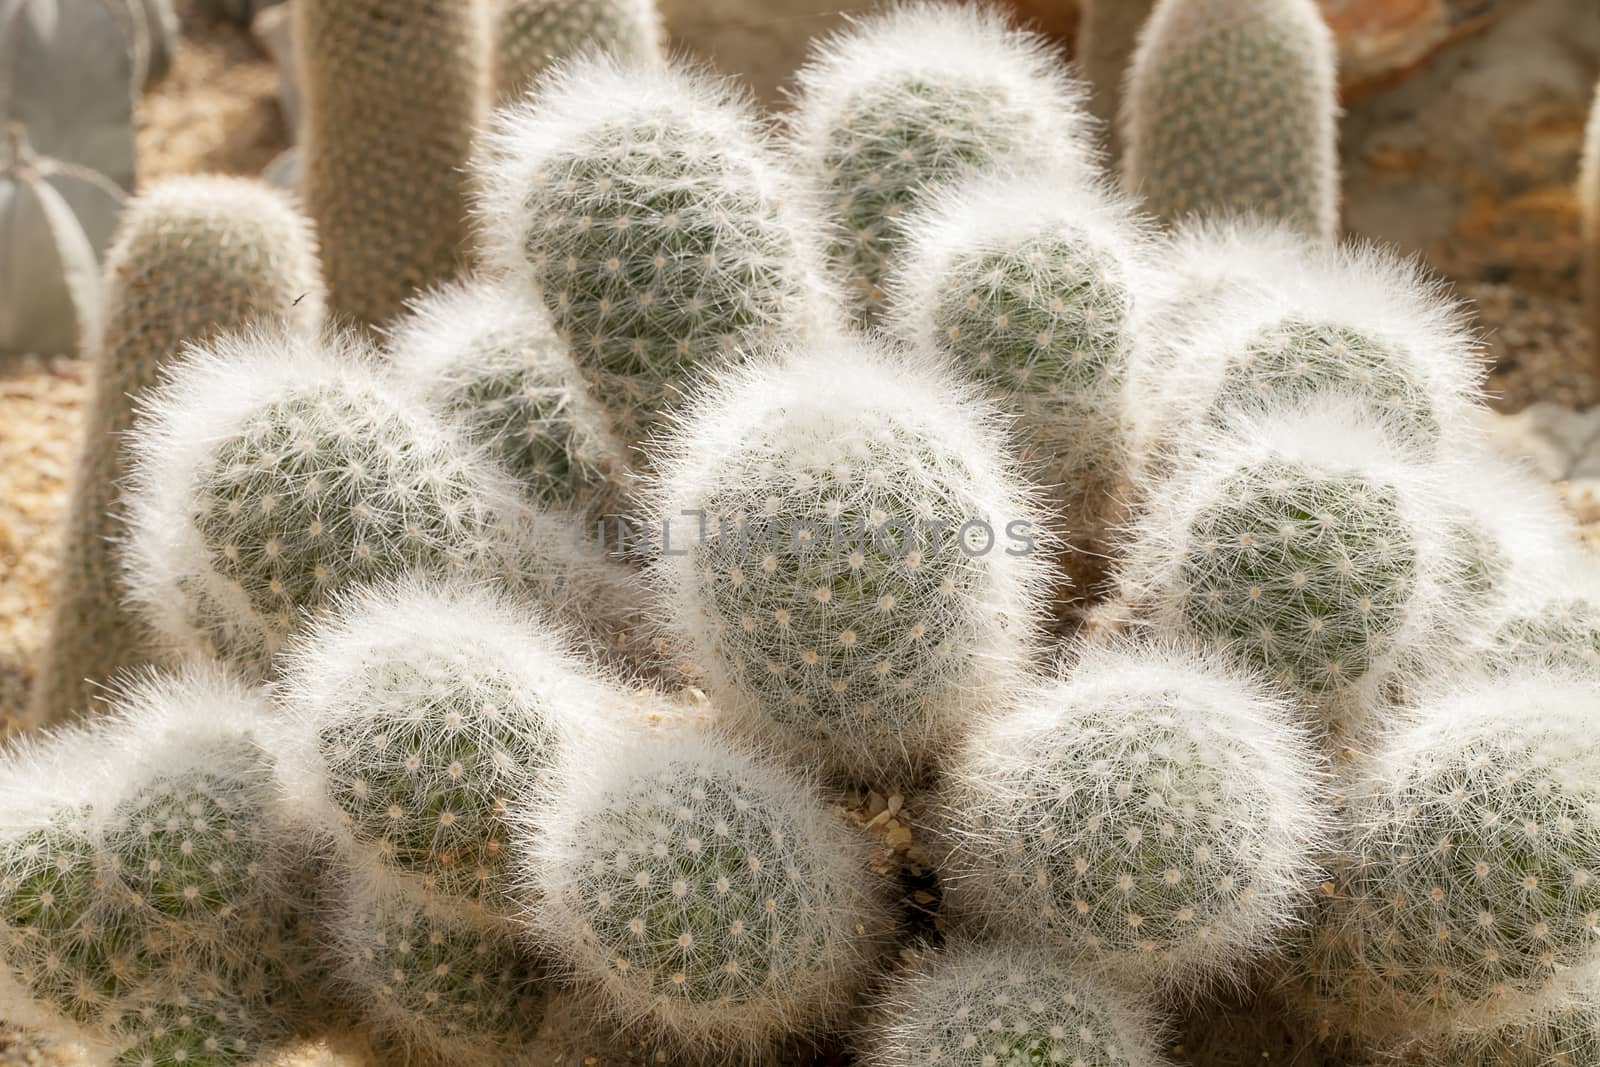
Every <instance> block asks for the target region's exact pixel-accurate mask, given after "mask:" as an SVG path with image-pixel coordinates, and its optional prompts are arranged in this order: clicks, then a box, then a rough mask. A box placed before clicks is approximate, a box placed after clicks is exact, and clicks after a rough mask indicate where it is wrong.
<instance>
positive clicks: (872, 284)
mask: <svg viewBox="0 0 1600 1067" xmlns="http://www.w3.org/2000/svg"><path fill="white" fill-rule="evenodd" d="M1065 71H1066V68H1065V66H1064V65H1063V64H1062V62H1061V60H1060V57H1059V56H1057V55H1056V53H1055V52H1054V50H1053V49H1052V48H1051V47H1050V46H1049V45H1047V44H1046V43H1045V42H1044V39H1043V38H1041V37H1038V36H1037V35H1034V34H1031V33H1023V32H1021V31H1018V30H1014V29H1012V28H1011V27H1009V26H1008V25H1007V24H1006V22H1005V19H1004V18H1003V16H1001V15H1000V14H999V12H998V11H996V10H991V9H989V8H985V7H981V6H978V5H975V4H961V5H956V4H936V3H904V4H898V5H895V6H893V7H891V8H890V9H889V10H887V11H885V12H879V13H874V14H872V15H870V16H867V17H864V18H861V19H859V20H858V21H856V22H854V23H853V24H852V25H850V26H849V27H847V28H846V29H845V30H843V31H841V32H839V33H837V34H835V35H834V36H832V37H830V38H828V39H826V40H825V41H823V42H822V43H821V44H820V45H818V46H817V48H816V51H815V53H814V54H813V56H812V58H811V59H810V61H809V62H808V63H807V64H806V66H805V67H803V68H802V69H801V71H800V73H799V75H798V94H797V99H796V106H795V111H794V114H793V116H792V118H791V126H792V130H793V133H792V140H793V143H794V152H795V155H796V157H797V160H798V164H799V166H800V167H801V168H802V171H803V173H804V174H805V175H806V177H807V179H808V180H809V181H810V182H811V184H812V185H813V186H814V187H815V189H816V190H817V192H818V194H819V196H820V197H822V198H823V199H824V200H825V201H826V203H827V205H828V206H829V207H830V208H831V213H832V221H833V223H834V230H835V232H834V234H833V237H832V241H831V246H832V247H831V248H830V250H829V257H830V259H831V261H832V265H833V270H834V272H835V274H836V275H837V276H838V277H840V278H841V279H842V280H845V281H847V282H848V285H849V288H850V296H851V300H852V304H853V307H854V310H855V312H856V314H857V315H858V316H860V317H863V318H866V319H871V318H872V317H874V316H876V315H878V314H879V313H881V311H882V310H883V303H884V290H883V284H884V280H885V278H886V276H887V275H888V274H889V273H890V272H891V271H892V270H893V269H894V268H895V267H896V266H897V264H898V262H899V260H900V257H901V254H902V251H903V244H904V240H905V237H904V234H903V232H902V230H901V228H900V220H901V218H902V216H903V215H905V214H906V213H907V212H909V211H910V210H911V209H912V208H914V207H916V206H917V205H918V204H919V203H920V202H921V201H922V199H923V197H924V196H925V195H926V193H927V192H928V191H929V190H931V189H934V188H938V187H939V186H941V185H945V184H948V183H951V182H962V181H966V180H969V179H972V178H974V177H976V176H978V175H981V174H984V173H989V172H1005V171H1026V170H1037V169H1059V170H1064V171H1069V172H1077V173H1080V174H1082V173H1086V172H1088V171H1089V170H1091V169H1092V168H1093V166H1094V158H1095V152H1094V149H1093V147H1092V146H1091V141H1092V135H1091V129H1090V128H1091V126H1092V122H1093V120H1091V119H1089V118H1088V116H1087V112H1086V111H1085V110H1084V107H1085V96H1086V93H1085V91H1084V89H1083V87H1082V86H1080V85H1079V84H1077V83H1076V82H1074V81H1072V80H1071V79H1069V78H1068V77H1067V75H1066V72H1065ZM1047 202H1048V201H1047ZM1038 206H1039V205H1030V207H1031V208H1036V207H1038Z"/></svg>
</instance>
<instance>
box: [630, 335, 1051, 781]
mask: <svg viewBox="0 0 1600 1067" xmlns="http://www.w3.org/2000/svg"><path fill="white" fill-rule="evenodd" d="M990 414H991V412H990V410H989V409H988V408H987V407H985V406H983V405H982V404H981V403H980V402H978V401H977V400H976V399H975V398H974V396H973V394H972V391H971V390H970V389H969V388H967V387H964V386H963V385H962V384H960V383H959V382H957V381H954V380H952V379H950V378H948V377H946V376H944V375H943V374H940V373H936V372H934V371H932V370H930V369H929V368H928V367H927V366H925V365H924V364H922V363H920V362H919V361H918V360H916V359H913V358H911V357H905V358H900V357H895V356H892V355H890V354H888V353H885V352H882V351H880V350H877V349H874V348H871V347H869V346H867V345H865V344H861V343H857V342H848V341H839V342H835V343H833V345H832V346H831V347H830V346H818V347H813V348H808V349H796V350H794V351H792V352H789V353H787V354H786V355H785V356H784V357H783V358H779V359H776V360H773V361H770V362H762V363H760V364H755V365H751V366H749V367H748V368H746V369H743V370H741V371H740V372H738V373H736V374H730V375H728V376H726V378H725V379H724V381H722V382H721V383H720V384H719V385H718V387H717V388H714V389H709V390H707V391H706V392H705V393H704V395H703V396H701V397H700V398H699V399H698V402H697V404H696V405H695V407H694V409H693V410H692V411H691V412H690V413H689V415H688V416H687V417H686V418H685V420H684V421H683V423H682V426H681V428H680V430H679V432H678V433H677V435H676V436H675V437H673V438H672V439H671V440H670V441H669V442H668V445H669V448H668V449H667V450H664V452H663V455H662V457H661V458H659V459H658V463H659V464H661V465H662V474H661V477H660V483H659V485H658V486H657V488H656V495H655V498H654V507H653V512H654V519H653V525H654V526H655V527H656V528H658V529H665V530H666V531H667V532H668V534H669V536H670V540H671V541H672V543H673V547H671V549H670V551H669V550H668V549H667V548H666V547H663V550H662V551H661V552H660V554H659V558H658V559H657V561H656V562H655V565H654V566H655V569H654V571H653V573H652V574H651V575H650V576H651V577H652V579H653V580H654V581H655V583H656V586H657V588H658V589H659V590H660V596H661V599H662V602H663V604H664V606H665V607H666V608H667V610H668V611H669V612H670V614H671V617H672V620H673V623H674V627H675V631H676V632H677V633H678V634H680V635H681V636H682V637H683V638H684V640H685V642H686V644H687V645H688V647H689V650H690V653H691V655H692V656H693V657H694V658H695V659H696V661H697V662H698V663H699V665H700V666H701V668H702V669H704V670H705V672H706V685H707V688H708V692H710V694H711V696H712V698H713V699H714V700H715V701H717V702H718V703H719V706H720V707H721V708H722V710H723V711H724V712H725V713H728V714H731V715H732V716H734V717H735V718H738V719H740V720H742V721H743V722H745V723H747V724H750V725H752V726H756V727H758V728H761V729H767V730H772V731H775V732H776V734H777V735H778V737H779V738H781V744H782V745H783V746H784V747H786V748H788V749H790V750H792V751H795V752H796V754H797V755H799V754H801V753H803V754H804V756H803V759H804V761H805V762H806V763H807V764H808V765H818V764H821V765H824V766H827V767H829V768H831V769H834V770H836V771H838V772H841V773H842V774H844V775H845V776H848V777H851V778H853V779H855V780H858V781H859V780H870V781H873V782H874V783H880V782H881V781H883V780H893V781H895V782H899V783H907V784H909V783H910V782H913V781H914V780H916V779H917V778H919V777H920V776H921V775H923V774H924V773H926V772H928V771H930V770H931V769H933V767H934V766H935V765H936V764H937V763H938V761H939V760H940V759H941V758H942V757H943V756H944V755H945V754H946V752H947V750H948V748H949V746H950V745H951V744H952V743H953V742H954V741H956V740H957V739H959V737H960V736H961V734H962V733H963V732H964V730H965V729H966V727H967V725H968V723H969V722H970V721H971V720H972V719H973V717H974V716H975V715H977V714H978V713H980V712H981V711H982V710H983V709H985V708H987V707H992V706H995V705H997V704H999V703H1000V702H1001V701H1003V700H1004V699H1005V697H1006V696H1007V695H1008V694H1009V692H1010V691H1011V689H1012V688H1014V687H1015V685H1016V684H1017V681H1018V676H1019V675H1020V674H1021V672H1023V671H1025V670H1026V664H1027V662H1028V659H1029V657H1030V655H1031V653H1032V650H1033V648H1034V647H1035V644H1036V640H1037V638H1036V632H1035V631H1036V623H1037V615H1038V612H1039V610H1040V599H1041V596H1042V592H1043V587H1044V586H1045V584H1046V583H1047V582H1048V581H1049V579H1050V574H1049V568H1048V564H1047V562H1046V558H1045V556H1046V552H1045V546H1046V543H1047V541H1046V538H1045V534H1044V530H1043V527H1042V524H1041V522H1040V518H1039V512H1038V510H1037V508H1036V507H1035V506H1034V504H1033V501H1032V499H1031V498H1030V495H1029V490H1028V489H1027V487H1026V486H1025V484H1024V483H1023V482H1022V481H1021V479H1020V478H1019V477H1018V476H1017V474H1016V473H1015V471H1014V470H1013V469H1012V467H1011V465H1010V464H1009V463H1008V461H1007V460H1006V458H1005V454H1004V449H1003V445H1002V443H1001V441H1000V438H999V435H998V434H997V433H996V432H995V427H994V425H993V424H992V423H991V421H990V418H989V416H990Z"/></svg>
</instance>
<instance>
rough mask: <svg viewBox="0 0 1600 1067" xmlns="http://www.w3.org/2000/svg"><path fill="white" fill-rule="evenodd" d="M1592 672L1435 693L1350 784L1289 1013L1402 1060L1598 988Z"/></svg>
mask: <svg viewBox="0 0 1600 1067" xmlns="http://www.w3.org/2000/svg"><path fill="white" fill-rule="evenodd" d="M1597 702H1600V684H1597V682H1596V679H1595V676H1594V674H1593V673H1592V672H1590V671H1569V670H1561V669H1549V668H1544V667H1537V666H1533V667H1526V668H1523V669H1520V670H1517V671H1512V672H1509V673H1503V674H1500V675H1498V676H1474V675H1472V674H1470V673H1469V674H1465V675H1462V676H1458V677H1454V678H1450V679H1446V680H1441V681H1440V682H1439V683H1438V684H1436V685H1432V686H1428V687H1425V688H1423V689H1422V691H1421V692H1420V693H1419V694H1418V695H1417V698H1416V706H1415V711H1414V714H1412V715H1411V716H1409V717H1408V719H1406V720H1404V721H1399V722H1397V723H1395V724H1393V725H1392V726H1391V727H1390V728H1389V729H1387V730H1386V731H1384V733H1383V735H1382V736H1381V737H1380V738H1379V739H1378V743H1377V744H1376V745H1375V746H1374V747H1373V749H1372V753H1371V755H1370V756H1369V757H1367V758H1366V759H1365V760H1364V761H1363V762H1362V763H1360V764H1358V765H1357V766H1356V768H1355V772H1354V775H1353V781H1352V782H1351V783H1350V784H1349V787H1348V788H1347V790H1346V794H1347V795H1348V797H1349V804H1348V811H1347V814H1346V815H1345V817H1344V822H1345V824H1346V827H1347V829H1346V831H1345V833H1346V837H1345V840H1344V841H1343V842H1342V847H1341V850H1340V855H1339V858H1338V860H1337V862H1336V864H1335V877H1334V878H1333V880H1332V881H1330V882H1329V883H1328V886H1327V887H1326V889H1325V891H1324V894H1323V915H1322V919H1321V922H1320V923H1319V926H1318V929H1317V937H1316V938H1315V940H1314V943H1313V944H1312V946H1311V947H1310V949H1309V951H1308V953H1307V955H1306V957H1305V959H1304V960H1302V961H1301V963H1300V965H1299V966H1298V968H1297V969H1296V975H1295V978H1296V982H1295V987H1296V988H1297V989H1298V990H1299V991H1300V992H1301V994H1302V998H1303V999H1302V1000H1301V1003H1300V1006H1301V1007H1302V1008H1303V1009H1304V1010H1307V1011H1308V1012H1310V1013H1311V1014H1313V1015H1314V1016H1316V1017H1317V1018H1318V1019H1319V1021H1320V1022H1321V1023H1322V1024H1323V1025H1324V1026H1327V1027H1331V1028H1332V1029H1333V1030H1334V1031H1336V1032H1341V1033H1345V1034H1350V1035H1353V1036H1356V1037H1359V1038H1361V1039H1364V1040H1367V1041H1371V1042H1375V1043H1380V1044H1388V1045H1391V1046H1396V1045H1404V1044H1406V1043H1410V1042H1416V1041H1424V1040H1428V1039H1438V1038H1441V1037H1447V1036H1451V1035H1473V1034H1477V1035H1485V1034H1488V1033H1489V1032H1491V1031H1493V1030H1495V1029H1498V1028H1500V1027H1504V1026H1514V1025H1519V1024H1523V1023H1526V1022H1529V1021H1533V1020H1537V1019H1538V1018H1539V1017H1541V1016H1544V1015H1546V1014H1548V1013H1549V1012H1550V1011H1551V1009H1554V1008H1556V1007H1558V1006H1560V1005H1562V1004H1564V1003H1569V1002H1570V1000H1571V997H1572V995H1573V993H1574V991H1582V990H1584V989H1594V988H1597V982H1600V742H1597V740H1596V734H1595V730H1594V710H1595V707H1596V706H1597Z"/></svg>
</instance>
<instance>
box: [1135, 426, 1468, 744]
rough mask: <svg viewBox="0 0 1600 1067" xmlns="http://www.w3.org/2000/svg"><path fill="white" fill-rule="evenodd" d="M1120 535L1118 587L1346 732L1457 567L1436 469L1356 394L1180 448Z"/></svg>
mask: <svg viewBox="0 0 1600 1067" xmlns="http://www.w3.org/2000/svg"><path fill="white" fill-rule="evenodd" d="M1190 447H1192V448H1193V449H1194V454H1193V455H1192V456H1190V457H1188V458H1187V460H1186V461H1185V462H1184V463H1183V464H1181V465H1180V466H1179V468H1178V469H1177V470H1176V471H1175V472H1174V474H1173V475H1172V477H1170V478H1169V479H1168V480H1167V481H1166V482H1164V483H1162V485H1161V486H1160V487H1159V489H1157V490H1156V492H1157V493H1158V494H1159V495H1160V498H1161V501H1162V507H1161V508H1159V509H1155V508H1152V509H1150V510H1148V511H1147V512H1146V514H1145V515H1144V516H1143V517H1142V518H1141V519H1140V521H1139V523H1138V524H1137V528H1136V529H1135V531H1134V533H1133V541H1132V544H1131V545H1130V547H1129V550H1128V558H1127V560H1126V561H1125V563H1124V566H1123V573H1122V586H1123V589H1124V594H1125V595H1126V596H1127V597H1128V598H1129V599H1130V601H1131V602H1132V603H1134V604H1135V605H1137V608H1136V614H1138V615H1140V616H1143V617H1145V618H1147V619H1148V620H1149V621H1150V622H1152V623H1153V624H1154V625H1155V626H1156V628H1157V629H1159V630H1162V631H1166V632H1182V633H1185V634H1187V635H1189V636H1190V637H1192V638H1193V639H1195V640H1197V641H1199V642H1201V643H1203V644H1206V645H1213V646H1215V647H1216V648H1218V649H1219V650H1224V651H1228V652H1232V653H1234V654H1236V655H1238V656H1239V657H1240V658H1242V659H1243V660H1244V661H1245V662H1246V663H1248V664H1249V665H1250V666H1252V667H1253V668H1255V669H1257V670H1260V671H1261V672H1263V673H1264V674H1265V675H1266V676H1268V677H1270V678H1272V679H1274V680H1275V681H1276V682H1278V683H1279V684H1280V685H1283V686H1284V687H1286V688H1287V689H1288V690H1290V691H1292V692H1293V693H1295V694H1296V695H1297V696H1299V697H1300V698H1301V699H1302V700H1303V701H1304V702H1305V703H1306V704H1307V705H1308V707H1309V708H1311V709H1314V710H1315V712H1316V713H1317V715H1318V717H1319V718H1320V720H1321V722H1322V725H1324V726H1325V727H1327V728H1329V729H1330V730H1331V731H1332V732H1333V733H1334V734H1336V735H1340V736H1344V737H1348V736H1349V735H1350V734H1351V733H1352V732H1355V731H1358V730H1359V729H1360V728H1361V725H1362V722H1361V720H1362V719H1363V718H1364V717H1365V716H1366V714H1367V713H1368V712H1369V711H1370V710H1371V709H1372V707H1373V706H1374V703H1375V701H1376V700H1377V699H1378V698H1379V697H1380V696H1381V695H1382V693H1383V690H1384V688H1385V686H1386V684H1388V683H1398V682H1402V681H1404V678H1405V676H1406V675H1407V673H1408V672H1409V671H1411V670H1415V669H1418V668H1420V667H1424V666H1426V665H1428V664H1431V663H1435V662H1437V658H1436V657H1432V658H1430V654H1431V652H1433V651H1437V650H1436V649H1435V648H1434V646H1435V644H1436V643H1437V642H1438V641H1439V640H1440V639H1441V634H1440V633H1439V632H1438V628H1437V625H1436V624H1437V623H1438V622H1440V621H1442V620H1443V616H1444V614H1446V613H1448V611H1450V610H1452V608H1453V606H1454V600H1455V598H1456V596H1457V592H1458V591H1457V590H1455V589H1453V588H1452V578H1453V577H1454V576H1456V575H1459V573H1460V567H1459V563H1458V561H1457V560H1456V559H1455V558H1454V556H1453V553H1454V552H1455V551H1456V548H1455V546H1454V545H1453V544H1452V542H1451V540H1450V538H1449V535H1448V532H1447V528H1446V527H1447V523H1446V518H1447V517H1448V516H1449V514H1450V512H1449V509H1448V508H1447V507H1446V506H1445V505H1444V504H1443V503H1442V501H1443V500H1445V499H1446V494H1445V493H1443V492H1442V491H1441V489H1440V487H1439V486H1438V484H1437V482H1436V480H1435V479H1436V476H1437V475H1436V472H1435V471H1434V470H1433V469H1431V468H1428V467H1425V466H1421V465H1419V464H1416V463H1414V462H1412V461H1409V460H1406V459H1402V458H1401V456H1400V455H1399V453H1397V451H1396V449H1395V445H1394V442H1393V440H1392V439H1391V438H1390V437H1389V436H1388V435H1387V434H1386V433H1385V432H1384V427H1383V425H1382V424H1381V423H1380V422H1378V421H1377V420H1375V419H1374V418H1373V417H1372V415H1371V414H1370V413H1369V412H1368V410H1367V409H1366V408H1365V406H1364V405H1362V404H1361V403H1360V402H1359V400H1357V399H1355V398H1351V397H1346V396H1339V395H1336V394H1321V395H1317V396H1314V397H1312V398H1310V399H1309V400H1308V401H1306V402H1303V403H1300V404H1291V405H1287V406H1285V407H1283V408H1281V409H1279V410H1277V411H1274V412H1271V413H1268V414H1265V415H1262V416H1259V417H1257V418H1252V419H1235V420H1232V421H1230V423H1229V424H1228V425H1227V426H1226V427H1225V428H1224V429H1222V430H1220V431H1216V432H1213V433H1210V434H1207V435H1205V436H1204V438H1203V439H1202V440H1200V441H1198V442H1197V443H1195V444H1193V445H1192V446H1190Z"/></svg>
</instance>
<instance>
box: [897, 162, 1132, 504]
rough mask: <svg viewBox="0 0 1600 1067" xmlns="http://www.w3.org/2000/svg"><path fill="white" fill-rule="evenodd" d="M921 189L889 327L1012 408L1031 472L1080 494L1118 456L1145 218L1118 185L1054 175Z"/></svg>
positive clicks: (1066, 493)
mask: <svg viewBox="0 0 1600 1067" xmlns="http://www.w3.org/2000/svg"><path fill="white" fill-rule="evenodd" d="M928 199H929V203H930V206H929V207H928V208H927V209H926V211H925V212H918V213H917V214H915V215H913V216H912V217H911V219H910V220H909V222H908V225H907V227H906V230H907V234H908V237H907V239H906V244H905V247H904V249H903V252H902V256H903V258H902V262H901V265H900V270H899V273H898V274H897V275H895V277H894V281H893V283H892V284H891V285H890V292H891V294H892V301H891V303H892V306H893V318H892V321H893V322H894V324H895V327H896V332H897V333H899V334H900V335H901V336H902V337H904V338H906V339H907V340H908V341H909V342H911V343H912V344H914V345H920V346H924V347H927V348H929V349H932V350H934V351H938V352H940V353H942V354H944V355H946V356H948V357H949V359H950V360H951V362H952V363H954V364H955V365H956V367H958V368H959V369H961V370H962V371H964V372H965V373H966V374H967V375H968V376H969V377H971V378H973V379H974V380H976V381H978V382H979V383H981V384H982V385H983V386H984V387H985V388H986V389H987V390H988V391H989V392H990V393H991V394H992V395H993V396H994V397H995V398H996V399H997V400H999V401H1000V402H1001V403H1002V404H1003V406H1004V407H1005V408H1006V409H1007V410H1008V411H1010V412H1013V413H1015V414H1017V415H1020V416H1021V422H1020V429H1021V431H1022V433H1021V437H1022V440H1023V442H1024V446H1025V455H1027V456H1029V457H1030V458H1032V459H1033V460H1034V461H1035V462H1037V463H1038V464H1039V466H1040V471H1039V478H1040V480H1041V481H1043V482H1044V483H1045V484H1047V485H1051V486H1054V487H1056V490H1055V491H1056V492H1057V493H1059V494H1060V495H1061V496H1062V497H1064V498H1065V499H1066V500H1068V501H1070V502H1071V504H1073V505H1074V506H1076V505H1082V504H1087V503H1088V502H1089V501H1090V500H1092V499H1094V498H1095V497H1096V496H1097V495H1103V494H1104V491H1105V489H1106V488H1107V486H1108V484H1109V483H1110V482H1112V481H1114V480H1115V479H1116V478H1119V477H1120V476H1121V475H1122V471H1123V468H1124V466H1125V463H1124V444H1123V433H1122V418H1123V415H1122V391H1123V380H1124V372H1125V369H1126V364H1127V361H1128V356H1129V351H1130V349H1131V348H1132V346H1133V338H1134V331H1133V327H1132V320H1133V318H1134V312H1135V307H1134V304H1135V293H1138V292H1142V291H1143V290H1144V282H1145V279H1146V276H1147V275H1148V274H1150V273H1151V272H1150V271H1149V270H1148V269H1147V268H1146V267H1145V258H1146V252H1147V247H1146V246H1147V242H1146V240H1145V235H1144V233H1143V231H1142V229H1141V228H1140V226H1139V224H1138V223H1137V222H1136V221H1135V220H1134V219H1133V217H1132V216H1131V214H1130V213H1129V211H1128V210H1127V207H1126V206H1125V205H1124V204H1122V203H1121V202H1120V201H1119V200H1117V199H1116V198H1113V197H1110V196H1108V195H1106V194H1105V193H1104V192H1103V191H1102V190H1100V189H1099V188H1097V187H1096V186H1094V185H1092V184H1090V183H1086V182H1080V181H1075V180H1073V179H1072V178H1070V177H1068V178H1062V177H1060V176H1056V175H1042V176H1034V177H1023V178H1003V179H998V180H988V181H984V182H981V183H978V184H976V185H975V186H973V187H971V188H962V189H960V190H959V191H958V192H956V193H955V194H954V195H935V196H932V197H929V198H928ZM1074 518H1077V516H1076V515H1074Z"/></svg>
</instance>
